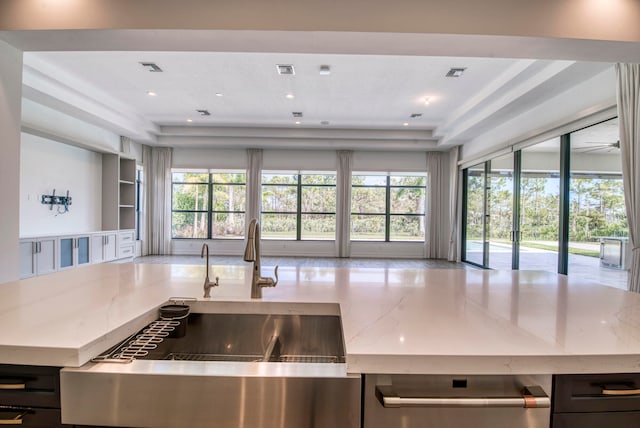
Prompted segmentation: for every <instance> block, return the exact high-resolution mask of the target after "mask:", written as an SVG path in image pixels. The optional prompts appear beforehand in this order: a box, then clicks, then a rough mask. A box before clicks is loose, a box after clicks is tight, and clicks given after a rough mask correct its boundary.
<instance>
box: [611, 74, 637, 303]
mask: <svg viewBox="0 0 640 428" xmlns="http://www.w3.org/2000/svg"><path fill="white" fill-rule="evenodd" d="M616 74H617V78H618V79H617V80H618V87H617V96H618V121H619V123H620V154H621V158H622V182H623V183H624V200H625V205H626V208H627V222H628V223H629V239H630V242H631V249H632V253H631V267H630V269H629V281H628V284H629V285H628V286H629V290H630V291H635V292H636V293H638V292H640V174H639V173H638V171H639V170H640V145H639V144H640V64H616Z"/></svg>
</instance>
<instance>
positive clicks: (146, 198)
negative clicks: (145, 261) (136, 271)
mask: <svg viewBox="0 0 640 428" xmlns="http://www.w3.org/2000/svg"><path fill="white" fill-rule="evenodd" d="M150 183H151V147H149V146H146V145H143V146H142V185H143V189H142V196H143V199H142V201H140V203H141V206H140V210H141V211H142V214H143V216H144V223H143V224H144V227H143V230H141V231H140V234H141V235H142V255H143V256H148V255H149V254H151V239H150V237H151V235H152V233H153V232H152V223H151V221H152V220H151V209H150V207H151V186H150Z"/></svg>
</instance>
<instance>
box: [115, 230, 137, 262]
mask: <svg viewBox="0 0 640 428" xmlns="http://www.w3.org/2000/svg"><path fill="white" fill-rule="evenodd" d="M135 245H136V241H135V231H134V230H121V231H120V232H119V233H118V258H120V259H123V258H127V257H133V256H134V255H135Z"/></svg>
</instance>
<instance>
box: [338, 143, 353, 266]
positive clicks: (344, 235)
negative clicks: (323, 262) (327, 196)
mask: <svg viewBox="0 0 640 428" xmlns="http://www.w3.org/2000/svg"><path fill="white" fill-rule="evenodd" d="M336 155H337V157H338V159H337V161H338V171H337V174H336V175H337V177H336V255H337V256H338V257H349V256H350V255H351V236H350V232H351V172H352V170H353V151H351V150H338V151H337V152H336Z"/></svg>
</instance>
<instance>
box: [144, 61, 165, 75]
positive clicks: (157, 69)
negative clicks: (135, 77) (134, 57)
mask: <svg viewBox="0 0 640 428" xmlns="http://www.w3.org/2000/svg"><path fill="white" fill-rule="evenodd" d="M140 65H142V66H143V67H146V68H147V70H149V71H150V72H152V73H162V69H161V68H160V67H158V65H157V64H156V63H154V62H141V63H140Z"/></svg>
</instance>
